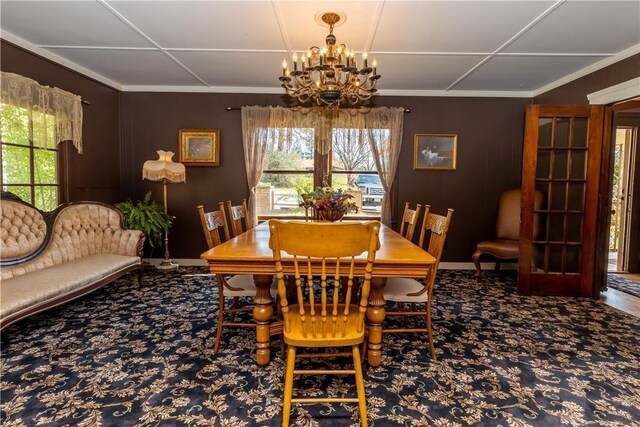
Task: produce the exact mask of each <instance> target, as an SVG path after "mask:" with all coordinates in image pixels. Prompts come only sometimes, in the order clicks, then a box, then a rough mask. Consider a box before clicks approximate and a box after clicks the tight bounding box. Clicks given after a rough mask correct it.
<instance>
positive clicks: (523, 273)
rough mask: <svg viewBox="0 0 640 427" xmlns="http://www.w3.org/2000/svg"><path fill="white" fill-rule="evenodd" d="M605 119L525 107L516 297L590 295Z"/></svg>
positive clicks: (593, 113)
mask: <svg viewBox="0 0 640 427" xmlns="http://www.w3.org/2000/svg"><path fill="white" fill-rule="evenodd" d="M603 117H604V107H602V106H583V105H575V106H573V105H528V106H527V114H526V123H525V141H524V159H523V169H522V213H521V215H522V218H521V223H520V261H519V278H518V292H519V293H522V294H536V295H566V296H585V297H586V296H591V295H592V288H593V280H594V273H595V258H596V237H597V233H596V229H597V214H598V187H599V182H600V180H599V172H600V162H601V146H602V132H603ZM536 194H538V196H539V195H540V194H542V196H543V200H544V203H543V205H542V207H541V208H538V209H534V200H535V197H536Z"/></svg>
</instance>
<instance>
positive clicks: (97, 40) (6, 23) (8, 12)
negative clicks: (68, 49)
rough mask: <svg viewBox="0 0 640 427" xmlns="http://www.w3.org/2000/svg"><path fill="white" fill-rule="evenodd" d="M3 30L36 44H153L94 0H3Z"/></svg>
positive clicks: (143, 45)
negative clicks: (51, 0)
mask: <svg viewBox="0 0 640 427" xmlns="http://www.w3.org/2000/svg"><path fill="white" fill-rule="evenodd" d="M0 23H1V26H2V29H3V30H5V31H8V32H10V33H12V34H14V35H16V36H18V37H20V38H22V39H24V40H27V41H28V42H31V43H32V44H34V45H57V46H111V47H150V46H151V45H150V44H149V43H148V42H147V41H146V40H144V39H143V38H142V37H141V36H140V35H139V34H137V33H136V32H135V31H133V30H132V29H131V28H129V27H128V26H127V25H126V24H124V23H123V22H122V21H121V20H120V19H119V18H117V17H116V16H115V15H114V14H112V13H111V12H109V11H108V10H107V9H106V8H104V7H103V6H101V5H100V3H98V2H95V1H91V2H89V1H55V2H49V1H5V0H3V1H2V14H1V15H0Z"/></svg>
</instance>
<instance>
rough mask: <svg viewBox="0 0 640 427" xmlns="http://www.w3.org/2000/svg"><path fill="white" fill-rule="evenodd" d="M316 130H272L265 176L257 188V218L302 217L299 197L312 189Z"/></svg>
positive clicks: (302, 212) (270, 131)
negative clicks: (258, 216)
mask: <svg viewBox="0 0 640 427" xmlns="http://www.w3.org/2000/svg"><path fill="white" fill-rule="evenodd" d="M314 141H315V130H314V129H313V128H273V129H269V132H268V139H267V151H266V155H265V164H264V173H263V175H262V179H260V183H259V184H258V187H257V188H256V195H257V207H258V215H261V216H288V215H303V214H304V210H303V209H302V208H301V207H299V206H298V203H299V202H300V200H299V197H298V194H300V193H304V192H308V191H311V190H312V189H313V182H314V181H313V179H314V170H315V156H314V153H315V151H314V148H313V147H314Z"/></svg>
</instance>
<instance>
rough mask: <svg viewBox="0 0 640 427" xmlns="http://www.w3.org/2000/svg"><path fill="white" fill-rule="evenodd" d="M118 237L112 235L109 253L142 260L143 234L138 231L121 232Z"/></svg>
mask: <svg viewBox="0 0 640 427" xmlns="http://www.w3.org/2000/svg"><path fill="white" fill-rule="evenodd" d="M119 234H120V235H119V237H118V236H117V235H114V238H113V240H112V242H111V248H110V250H109V252H110V253H113V254H116V255H127V256H138V257H140V258H142V247H143V244H144V240H145V234H144V233H143V232H142V231H139V230H122V231H121V233H119Z"/></svg>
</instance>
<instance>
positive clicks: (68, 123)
mask: <svg viewBox="0 0 640 427" xmlns="http://www.w3.org/2000/svg"><path fill="white" fill-rule="evenodd" d="M0 88H1V92H0V93H1V95H0V100H1V101H2V103H3V104H7V105H10V106H13V107H18V108H21V109H24V111H25V112H26V114H27V116H28V117H29V121H30V126H29V129H28V136H29V139H30V140H31V141H33V144H34V145H35V146H37V147H40V148H53V147H55V144H58V143H60V142H62V141H71V142H72V143H73V145H74V146H75V147H76V149H77V150H78V153H82V99H81V98H80V97H79V96H77V95H74V94H72V93H70V92H66V91H64V90H62V89H58V88H56V87H49V86H42V85H40V84H38V82H36V81H35V80H31V79H29V78H27V77H23V76H20V75H18V74H14V73H7V72H4V71H3V72H2V84H1V85H0ZM51 129H54V130H55V132H51V131H50V130H51ZM52 135H53V137H52ZM52 138H53V139H52Z"/></svg>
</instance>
